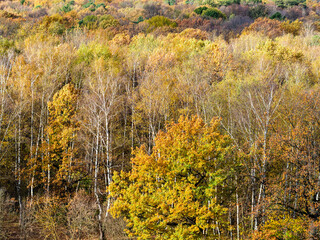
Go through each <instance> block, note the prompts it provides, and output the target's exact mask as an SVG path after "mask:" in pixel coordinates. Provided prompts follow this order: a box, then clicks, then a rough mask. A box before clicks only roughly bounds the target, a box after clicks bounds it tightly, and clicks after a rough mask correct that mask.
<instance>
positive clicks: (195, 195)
mask: <svg viewBox="0 0 320 240" xmlns="http://www.w3.org/2000/svg"><path fill="white" fill-rule="evenodd" d="M218 125H219V121H218V120H213V121H211V123H210V124H208V125H207V124H205V123H204V122H203V121H202V120H201V119H200V118H198V117H192V118H188V117H180V119H179V121H178V123H176V124H174V123H172V124H169V125H168V126H167V128H166V130H167V131H166V132H159V133H158V135H157V137H156V139H155V146H154V148H153V152H152V153H151V154H148V153H147V151H146V149H145V146H142V147H140V148H138V149H136V150H135V151H134V154H135V157H134V158H132V159H131V163H132V170H131V171H130V172H128V173H125V172H121V173H120V174H119V173H117V172H116V173H115V174H114V182H113V183H112V184H111V186H110V190H111V194H112V196H113V197H115V198H116V200H115V202H114V205H113V206H112V208H111V213H112V215H114V216H117V217H119V216H123V217H124V219H125V220H126V222H127V227H128V229H127V232H128V234H129V235H130V236H138V237H139V239H150V238H155V239H197V238H201V237H213V236H216V235H220V234H223V233H225V231H226V230H227V225H228V223H227V214H226V213H227V207H228V202H229V201H231V200H232V198H231V194H232V184H231V183H230V182H229V181H230V180H231V176H232V173H233V167H234V164H233V160H232V159H231V158H230V153H231V145H230V141H229V138H228V137H227V136H224V135H221V134H220V133H219V132H218Z"/></svg>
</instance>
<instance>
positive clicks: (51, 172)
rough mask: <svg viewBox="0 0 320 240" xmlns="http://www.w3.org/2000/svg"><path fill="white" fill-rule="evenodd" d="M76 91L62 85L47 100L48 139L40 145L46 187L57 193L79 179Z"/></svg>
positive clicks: (68, 85) (71, 86)
mask: <svg viewBox="0 0 320 240" xmlns="http://www.w3.org/2000/svg"><path fill="white" fill-rule="evenodd" d="M77 95H78V94H77V91H76V89H75V88H74V87H73V85H72V84H66V85H65V86H64V87H63V88H62V89H61V90H60V91H59V92H57V93H56V94H55V95H54V97H53V100H52V101H51V102H49V103H48V110H49V123H48V127H47V135H48V136H47V138H48V142H47V143H45V144H44V145H45V146H43V150H44V154H45V156H46V157H45V158H44V159H45V162H43V163H42V164H43V168H44V169H45V170H46V172H47V189H48V191H49V188H50V186H51V187H52V188H53V190H54V191H56V192H57V193H60V194H61V193H62V192H63V187H65V188H66V189H67V188H69V189H70V187H71V186H72V184H74V183H75V182H76V179H78V178H79V174H78V172H77V170H78V169H77V167H78V166H77V164H76V161H75V158H76V148H75V147H74V141H75V137H76V131H77V129H78V123H77V120H76V119H75V114H76V101H77Z"/></svg>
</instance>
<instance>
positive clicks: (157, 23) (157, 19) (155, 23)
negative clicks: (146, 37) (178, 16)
mask: <svg viewBox="0 0 320 240" xmlns="http://www.w3.org/2000/svg"><path fill="white" fill-rule="evenodd" d="M147 22H148V23H149V28H148V31H152V30H154V29H156V28H159V27H164V26H168V27H173V28H174V27H177V23H176V22H174V21H171V20H170V19H169V18H166V17H163V16H154V17H152V18H150V19H148V20H147Z"/></svg>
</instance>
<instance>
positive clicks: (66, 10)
mask: <svg viewBox="0 0 320 240" xmlns="http://www.w3.org/2000/svg"><path fill="white" fill-rule="evenodd" d="M71 10H72V8H71V4H70V3H68V4H66V5H64V6H63V7H62V8H61V11H62V12H64V13H67V12H70V11H71Z"/></svg>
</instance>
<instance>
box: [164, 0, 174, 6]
mask: <svg viewBox="0 0 320 240" xmlns="http://www.w3.org/2000/svg"><path fill="white" fill-rule="evenodd" d="M166 3H167V4H169V5H170V6H172V5H175V4H176V0H166Z"/></svg>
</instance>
